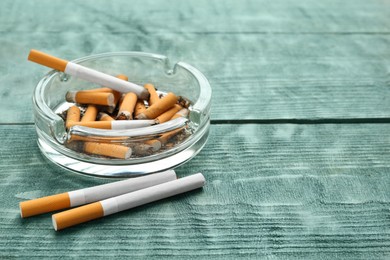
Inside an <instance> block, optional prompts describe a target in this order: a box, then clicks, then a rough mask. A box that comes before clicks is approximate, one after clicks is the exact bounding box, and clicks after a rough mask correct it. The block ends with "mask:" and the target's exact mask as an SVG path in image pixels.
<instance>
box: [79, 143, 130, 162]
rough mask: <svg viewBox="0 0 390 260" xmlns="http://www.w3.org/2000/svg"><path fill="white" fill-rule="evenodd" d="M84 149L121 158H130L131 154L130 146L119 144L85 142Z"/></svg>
mask: <svg viewBox="0 0 390 260" xmlns="http://www.w3.org/2000/svg"><path fill="white" fill-rule="evenodd" d="M84 151H85V152H86V153H90V154H96V155H103V156H108V157H112V158H119V159H129V158H130V156H131V148H130V147H127V146H124V145H118V144H107V143H96V142H85V144H84Z"/></svg>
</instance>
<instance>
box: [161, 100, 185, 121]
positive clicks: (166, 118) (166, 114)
mask: <svg viewBox="0 0 390 260" xmlns="http://www.w3.org/2000/svg"><path fill="white" fill-rule="evenodd" d="M181 109H182V107H181V106H180V105H178V104H175V105H174V106H173V107H172V108H171V109H169V110H168V111H166V112H164V113H162V114H161V115H159V116H158V117H157V118H156V119H155V120H156V123H157V124H161V123H164V122H167V121H169V120H171V118H172V117H173V116H174V115H175V114H176V113H177V112H179V110H181Z"/></svg>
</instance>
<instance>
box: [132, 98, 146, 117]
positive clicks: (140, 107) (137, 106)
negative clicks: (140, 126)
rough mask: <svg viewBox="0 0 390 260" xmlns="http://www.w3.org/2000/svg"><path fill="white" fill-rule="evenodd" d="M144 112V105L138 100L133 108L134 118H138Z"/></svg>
mask: <svg viewBox="0 0 390 260" xmlns="http://www.w3.org/2000/svg"><path fill="white" fill-rule="evenodd" d="M145 110H146V107H145V103H144V101H142V100H138V101H137V103H136V104H135V108H134V116H138V115H139V114H141V113H143V112H144V111H145Z"/></svg>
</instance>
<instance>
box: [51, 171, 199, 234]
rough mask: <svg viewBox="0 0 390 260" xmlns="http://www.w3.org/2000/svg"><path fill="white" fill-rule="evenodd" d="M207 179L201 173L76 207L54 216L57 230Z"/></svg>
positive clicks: (146, 201)
mask: <svg viewBox="0 0 390 260" xmlns="http://www.w3.org/2000/svg"><path fill="white" fill-rule="evenodd" d="M205 183H206V180H205V178H204V176H203V174H201V173H197V174H194V175H191V176H187V177H184V178H180V179H177V180H173V181H169V182H165V183H162V184H158V185H155V186H151V187H148V188H144V189H141V190H137V191H134V192H130V193H126V194H123V195H120V196H116V197H112V198H109V199H105V200H102V201H99V202H95V203H93V204H89V205H86V206H82V207H78V208H74V209H71V210H67V211H64V212H60V213H57V214H54V215H53V216H52V221H53V226H54V229H55V230H56V231H58V230H61V229H64V228H67V227H71V226H74V225H77V224H80V223H84V222H87V221H90V220H93V219H97V218H101V217H104V216H108V215H111V214H115V213H117V212H120V211H124V210H128V209H131V208H135V207H138V206H140V205H144V204H147V203H150V202H153V201H157V200H161V199H165V198H168V197H171V196H174V195H177V194H181V193H184V192H188V191H191V190H194V189H198V188H201V187H203V186H204V184H205Z"/></svg>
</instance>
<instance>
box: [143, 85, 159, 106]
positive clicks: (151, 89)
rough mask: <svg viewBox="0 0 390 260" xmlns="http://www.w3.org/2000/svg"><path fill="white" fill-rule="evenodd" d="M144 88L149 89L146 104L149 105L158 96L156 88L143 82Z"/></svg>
mask: <svg viewBox="0 0 390 260" xmlns="http://www.w3.org/2000/svg"><path fill="white" fill-rule="evenodd" d="M144 88H146V89H147V90H148V91H149V95H150V96H149V101H148V104H149V106H151V105H153V104H155V103H156V102H157V101H158V100H159V99H160V98H159V96H158V94H157V92H156V89H155V88H154V86H153V84H150V83H148V84H145V85H144Z"/></svg>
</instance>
